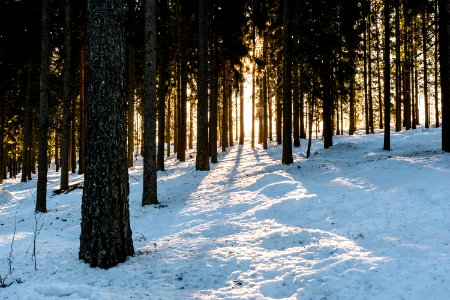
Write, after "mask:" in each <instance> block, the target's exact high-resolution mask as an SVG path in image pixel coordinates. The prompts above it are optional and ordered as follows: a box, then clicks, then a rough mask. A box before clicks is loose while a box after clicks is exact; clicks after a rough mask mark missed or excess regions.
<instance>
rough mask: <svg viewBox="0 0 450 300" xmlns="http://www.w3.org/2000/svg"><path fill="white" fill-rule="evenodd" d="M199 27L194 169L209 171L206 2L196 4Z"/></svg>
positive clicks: (205, 0)
mask: <svg viewBox="0 0 450 300" xmlns="http://www.w3.org/2000/svg"><path fill="white" fill-rule="evenodd" d="M198 4H199V6H198V11H199V17H198V25H199V45H198V47H199V70H198V84H197V87H198V104H197V157H196V161H195V169H196V170H197V171H209V154H208V152H209V151H208V59H207V52H208V42H207V41H208V37H207V35H208V34H207V33H208V28H207V25H208V24H207V23H208V22H207V16H208V10H207V8H208V0H199V2H198Z"/></svg>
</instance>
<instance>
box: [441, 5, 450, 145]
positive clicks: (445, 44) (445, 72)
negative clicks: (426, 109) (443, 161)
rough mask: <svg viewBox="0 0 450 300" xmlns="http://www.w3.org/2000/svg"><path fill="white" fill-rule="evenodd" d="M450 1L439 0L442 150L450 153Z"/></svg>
mask: <svg viewBox="0 0 450 300" xmlns="http://www.w3.org/2000/svg"><path fill="white" fill-rule="evenodd" d="M449 9H450V0H439V49H440V59H439V61H440V67H441V101H442V150H444V151H446V152H450V82H449V76H450V72H449V64H450V47H449V42H450V39H449V35H450V30H449V28H450V16H449Z"/></svg>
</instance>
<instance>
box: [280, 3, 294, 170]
mask: <svg viewBox="0 0 450 300" xmlns="http://www.w3.org/2000/svg"><path fill="white" fill-rule="evenodd" d="M291 6H292V5H291V0H283V153H282V158H281V162H282V164H284V165H288V164H291V163H293V162H294V159H293V157H292V53H291V52H292V49H291V48H292V45H291V44H292V41H291V27H292V25H291Z"/></svg>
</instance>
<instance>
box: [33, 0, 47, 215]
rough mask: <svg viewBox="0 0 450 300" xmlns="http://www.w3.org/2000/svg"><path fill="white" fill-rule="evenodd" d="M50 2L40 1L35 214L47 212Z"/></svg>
mask: <svg viewBox="0 0 450 300" xmlns="http://www.w3.org/2000/svg"><path fill="white" fill-rule="evenodd" d="M49 9H50V1H49V0H43V1H42V38H41V72H40V83H39V90H40V93H39V163H38V181H37V189H36V212H42V213H45V212H47V171H48V169H47V168H48V166H47V147H48V146H47V145H48V126H49V125H48V94H49V93H48V75H49V67H50V18H49Z"/></svg>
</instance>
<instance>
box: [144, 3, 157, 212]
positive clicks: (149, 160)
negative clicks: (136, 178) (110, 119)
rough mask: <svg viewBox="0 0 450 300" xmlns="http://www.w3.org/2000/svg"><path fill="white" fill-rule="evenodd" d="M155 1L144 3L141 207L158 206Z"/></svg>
mask: <svg viewBox="0 0 450 300" xmlns="http://www.w3.org/2000/svg"><path fill="white" fill-rule="evenodd" d="M156 35H157V32H156V0H146V1H145V64H144V78H145V82H144V99H143V100H144V183H143V192H142V205H143V206H144V205H149V204H158V196H157V174H156V172H157V166H156V101H157V100H156Z"/></svg>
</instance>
